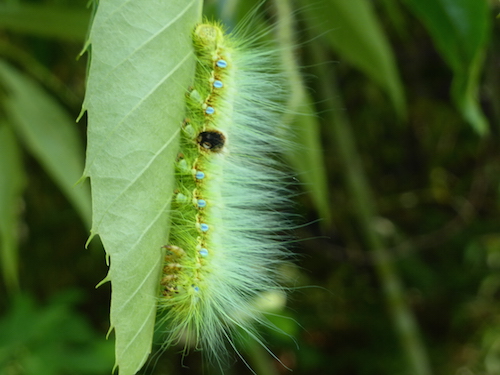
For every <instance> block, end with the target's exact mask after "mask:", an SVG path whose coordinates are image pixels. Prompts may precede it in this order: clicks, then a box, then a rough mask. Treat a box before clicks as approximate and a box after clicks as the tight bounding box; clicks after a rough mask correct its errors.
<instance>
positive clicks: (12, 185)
mask: <svg viewBox="0 0 500 375" xmlns="http://www.w3.org/2000/svg"><path fill="white" fill-rule="evenodd" d="M25 185H26V175H25V172H24V166H23V163H22V159H21V151H20V149H19V146H18V144H17V140H16V138H15V136H14V134H13V132H12V130H11V129H10V128H9V127H8V126H7V124H6V123H4V122H2V123H0V212H1V213H2V214H1V215H0V254H1V257H0V258H1V259H2V262H1V264H2V273H3V278H4V280H5V284H6V285H7V286H8V288H9V289H11V291H12V290H13V289H17V288H18V287H19V276H18V250H17V249H18V245H19V215H20V213H21V206H22V200H21V199H22V198H21V197H22V193H23V191H24V187H25Z"/></svg>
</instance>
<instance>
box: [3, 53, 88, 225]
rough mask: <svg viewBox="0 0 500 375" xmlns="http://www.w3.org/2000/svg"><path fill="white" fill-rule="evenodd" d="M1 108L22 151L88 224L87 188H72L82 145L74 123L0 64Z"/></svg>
mask: <svg viewBox="0 0 500 375" xmlns="http://www.w3.org/2000/svg"><path fill="white" fill-rule="evenodd" d="M0 85H1V86H2V87H3V88H4V90H6V91H7V95H6V97H5V98H4V100H3V102H2V105H3V107H4V110H5V113H6V114H7V117H8V118H9V120H10V122H11V123H12V125H13V126H14V130H15V131H16V133H17V134H18V136H19V138H20V139H21V141H23V143H24V144H25V145H26V148H27V149H28V150H29V151H30V152H31V153H32V154H33V156H34V157H35V158H36V159H37V160H38V161H39V162H40V164H41V165H42V166H43V167H44V168H45V170H46V171H47V173H48V174H49V175H50V176H51V177H52V179H53V180H54V181H55V183H56V184H58V185H59V187H60V189H61V190H62V192H63V193H64V194H65V195H66V197H67V198H68V200H69V201H70V202H71V203H72V204H73V206H74V207H75V209H76V210H77V211H78V213H79V214H80V216H81V218H82V220H83V221H84V222H85V223H86V224H87V225H88V226H90V225H89V223H90V193H89V189H88V186H87V185H86V184H85V185H80V186H76V187H75V186H74V185H75V183H76V182H77V181H78V179H79V177H80V176H81V173H82V170H83V145H82V143H81V140H80V135H79V134H78V129H77V127H76V125H75V122H74V120H72V119H71V117H70V116H69V115H68V113H67V112H66V111H65V110H64V109H63V108H62V107H61V106H60V105H59V103H58V102H57V101H56V100H55V99H53V98H52V97H51V96H50V95H49V94H48V93H47V92H46V91H45V90H44V89H43V88H42V87H41V86H40V85H39V84H38V83H37V82H36V81H34V80H33V79H31V78H30V77H28V76H27V75H24V74H23V73H21V72H19V71H18V70H16V69H15V68H14V67H12V66H10V65H8V64H7V63H5V62H2V61H0Z"/></svg>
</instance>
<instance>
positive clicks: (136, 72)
mask: <svg viewBox="0 0 500 375" xmlns="http://www.w3.org/2000/svg"><path fill="white" fill-rule="evenodd" d="M200 20H201V1H199V0H191V1H184V0H176V1H168V2H165V1H160V0H148V1H145V0H135V1H127V2H125V3H124V2H123V1H118V0H108V1H100V2H99V5H98V8H97V12H96V14H95V18H94V22H93V25H92V29H91V32H90V40H89V41H90V46H91V52H92V54H91V65H90V71H89V76H88V86H87V93H86V97H85V103H84V109H86V110H87V112H88V120H89V129H88V148H87V162H86V172H85V174H86V175H87V176H89V177H90V181H91V186H92V202H93V224H92V231H91V232H92V236H94V235H96V234H98V235H99V236H100V238H101V240H102V242H103V244H104V248H105V249H106V253H107V254H108V256H109V257H110V263H111V264H110V270H109V274H108V276H107V280H110V281H111V287H112V300H111V326H112V327H113V328H114V330H115V334H116V360H117V366H118V367H119V371H120V374H124V375H127V374H134V373H135V372H137V371H138V370H139V369H140V367H141V366H142V365H143V364H144V362H145V361H146V359H147V356H148V354H149V353H150V351H151V343H152V336H153V329H154V322H155V314H156V296H157V293H158V287H159V284H158V280H159V277H160V276H159V275H160V270H161V265H162V249H161V248H162V246H163V245H165V244H166V241H167V236H168V224H169V214H168V211H169V207H170V200H171V196H172V192H173V178H174V175H173V162H174V160H175V158H176V155H177V152H178V144H177V143H178V135H179V131H180V125H181V123H182V120H183V118H184V116H185V113H184V95H185V92H186V90H187V88H188V86H189V84H190V82H191V81H192V79H193V78H194V55H193V52H192V42H191V32H192V30H193V28H194V25H195V24H196V22H199V21H200Z"/></svg>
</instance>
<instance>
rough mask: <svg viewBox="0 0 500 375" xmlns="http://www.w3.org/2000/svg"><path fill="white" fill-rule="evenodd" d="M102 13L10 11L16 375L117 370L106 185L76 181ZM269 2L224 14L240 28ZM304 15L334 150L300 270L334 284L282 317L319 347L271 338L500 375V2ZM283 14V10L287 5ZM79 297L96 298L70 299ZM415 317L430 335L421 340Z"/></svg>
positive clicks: (354, 6)
mask: <svg viewBox="0 0 500 375" xmlns="http://www.w3.org/2000/svg"><path fill="white" fill-rule="evenodd" d="M101 1H105V0H101ZM86 3H87V1H86V0H78V1H76V0H45V1H27V0H26V1H21V0H5V1H3V2H2V3H1V4H0V246H1V247H0V254H1V258H0V259H1V262H2V263H1V265H2V267H1V270H2V276H3V280H4V283H3V284H2V285H1V292H0V293H1V295H2V298H1V300H0V373H1V374H16V375H17V374H35V373H36V374H108V373H110V371H111V368H112V363H113V358H112V357H113V353H112V348H110V346H111V345H112V341H109V342H103V337H104V335H105V333H106V331H107V329H108V326H109V323H108V321H109V320H108V313H109V289H108V287H106V286H103V287H101V288H99V289H97V290H94V289H93V288H94V285H95V284H96V283H97V282H98V281H99V280H101V279H102V278H104V276H105V275H106V271H107V268H106V264H105V262H104V256H103V254H104V253H103V251H102V249H101V248H100V247H99V246H98V245H94V244H93V247H92V248H90V249H89V250H85V249H84V244H85V242H86V239H87V236H88V228H89V227H88V225H89V222H90V217H89V212H90V200H89V192H88V187H87V186H86V185H83V186H76V187H74V186H73V185H74V184H75V183H76V181H77V180H78V178H79V176H80V175H81V172H82V170H83V157H84V156H83V145H84V143H85V118H83V119H82V120H81V122H80V123H78V124H75V123H74V121H73V120H74V119H75V118H76V117H77V116H78V114H79V112H80V105H81V101H82V98H83V92H84V82H85V73H86V62H85V59H86V57H83V58H81V59H80V60H76V57H77V56H78V55H79V52H80V51H81V49H82V46H83V44H84V38H85V34H86V28H87V25H88V22H89V19H90V13H91V11H90V9H88V8H87V7H86V5H87V4H86ZM252 4H253V2H251V1H248V2H247V1H240V2H238V1H215V0H213V1H207V2H206V8H207V14H212V15H215V16H216V17H222V18H223V19H224V20H226V21H228V23H231V22H232V23H233V24H234V23H236V22H237V19H238V18H239V15H242V14H245V12H247V11H248V8H250V7H251V6H252ZM293 9H295V11H294V16H295V22H296V23H295V25H294V30H295V31H296V32H295V34H294V38H295V43H296V45H297V46H298V47H297V48H296V56H297V59H298V61H299V65H300V66H302V67H303V68H301V72H302V73H303V75H302V77H301V79H300V80H299V81H298V82H299V83H298V84H299V85H303V87H306V88H307V89H308V90H307V94H304V95H307V97H310V98H311V99H310V100H307V103H313V104H312V105H310V104H307V106H309V107H308V108H310V107H311V106H313V107H314V110H315V111H316V113H318V115H317V117H316V118H315V121H316V123H314V124H311V123H309V124H307V126H309V127H310V128H308V129H310V130H308V134H309V135H312V136H311V137H309V139H308V140H307V142H308V146H307V147H309V148H311V147H313V145H314V144H315V145H316V146H317V147H319V146H321V148H322V150H323V152H314V153H312V155H314V156H311V155H308V162H307V163H306V164H305V165H302V164H299V163H298V162H297V168H298V171H299V172H298V177H299V178H301V176H303V175H304V174H305V173H307V171H306V169H307V168H310V169H312V170H314V171H316V172H317V171H320V172H321V173H311V174H310V175H308V176H309V177H307V178H308V180H307V183H308V184H309V185H310V186H312V187H311V188H310V189H308V187H307V186H306V187H305V190H306V191H313V192H315V193H314V194H315V195H312V196H311V195H307V194H303V195H301V197H300V201H301V207H300V211H301V212H300V213H301V215H302V216H303V217H304V218H305V219H304V222H311V224H309V225H307V226H305V227H303V228H301V229H300V230H298V236H299V237H300V238H301V239H302V240H301V241H299V242H298V243H297V244H296V245H295V251H296V252H297V253H298V254H299V257H298V264H299V268H298V269H295V268H293V269H291V270H289V271H288V272H289V273H290V277H291V278H292V279H294V280H296V283H297V285H301V286H307V285H316V286H318V288H315V287H311V288H305V289H304V288H298V289H297V290H296V291H295V292H293V293H292V295H291V297H290V300H289V307H290V308H289V309H288V311H287V312H285V313H283V314H285V315H286V316H287V317H289V318H290V320H288V319H284V320H282V321H280V322H278V323H277V324H278V325H280V326H282V327H283V328H284V330H285V332H289V333H290V335H292V336H293V338H294V339H295V340H296V342H297V346H298V348H299V349H297V346H296V345H295V343H294V341H293V340H292V339H290V338H287V337H283V336H277V335H276V334H274V333H272V332H269V333H266V334H265V336H266V339H267V341H268V343H269V347H270V348H271V349H272V350H273V352H274V353H275V354H276V355H277V356H278V358H279V359H280V360H281V361H282V362H283V364H285V365H286V366H288V367H290V368H292V369H293V371H294V373H295V374H342V375H350V374H352V375H364V374H370V375H374V374H381V375H383V374H395V373H397V374H416V373H417V372H416V371H417V370H415V367H411V366H412V365H411V364H412V363H413V365H415V363H414V362H411V358H415V357H412V355H413V354H414V353H411V351H412V350H422V349H423V350H422V352H421V353H420V354H419V355H420V356H421V357H420V358H423V360H424V361H427V362H428V364H429V366H428V368H426V367H425V366H423V367H422V368H420V370H418V371H420V373H421V374H424V373H433V374H488V375H495V374H500V325H499V323H498V322H499V317H500V304H499V301H498V296H499V292H500V261H499V259H500V256H499V254H500V234H499V225H498V222H499V220H498V216H499V206H500V199H499V197H500V195H499V194H500V189H499V188H500V185H499V182H500V181H499V179H500V177H499V176H500V173H499V172H500V164H499V163H500V153H499V150H500V147H498V141H499V128H498V124H500V106H499V103H500V74H499V71H500V70H499V64H500V42H499V38H498V35H499V26H498V22H499V21H498V20H497V19H496V15H497V14H498V13H499V9H498V2H496V1H486V0H460V1H450V0H439V1H421V0H420V1H417V0H380V1H372V2H370V1H366V0H365V1H362V0H357V1H352V2H347V1H337V0H319V1H317V2H315V3H313V4H311V3H310V2H306V1H303V2H297V3H296V4H294V8H293ZM263 10H264V12H266V14H269V15H274V14H275V10H274V8H273V4H272V2H270V4H269V7H268V6H267V5H266V6H265V7H264V8H263ZM278 18H279V17H278ZM311 109H312V108H311ZM297 126H301V128H303V127H305V126H306V125H297ZM304 138H307V137H304ZM304 142H306V141H304ZM315 151H318V150H315ZM318 175H319V177H318ZM322 184H324V186H321V185H322ZM318 195H320V197H319V198H318ZM318 212H320V213H321V214H318ZM325 212H327V213H325ZM318 219H320V220H319V221H318ZM381 250H383V251H381ZM387 264H390V267H387ZM391 280H392V281H394V280H395V281H396V284H397V285H398V287H397V288H395V289H394V288H393V289H391V288H392V284H390V282H391ZM75 288H78V289H79V290H84V291H85V293H84V296H85V298H81V299H75V298H72V297H68V294H65V293H66V292H68V291H70V290H74V289H75ZM394 290H396V294H394ZM61 293H62V294H61ZM391 293H392V294H391ZM384 295H385V296H386V298H384ZM76 302H78V303H76ZM394 302H396V303H394ZM401 306H404V308H405V309H406V310H405V309H401ZM405 314H406V315H405ZM402 318H408V319H410V321H412V322H413V323H414V324H415V327H416V329H414V330H410V331H402V330H401V329H402V328H401V327H404V325H403V324H399V325H398V322H397V319H402ZM293 321H297V322H298V324H299V325H300V327H299V328H298V329H297V328H296V326H295V328H290V327H289V326H288V324H290V322H293ZM405 322H406V321H405ZM403 323H404V322H403ZM408 332H409V333H410V334H411V335H416V336H415V337H411V338H410V339H412V340H410V341H411V343H410V344H408V342H405V340H406V339H407V337H406V336H405V335H406V334H407V333H408ZM158 336H159V337H160V335H158ZM159 337H158V341H160V338H159ZM419 345H420V346H419ZM259 350H261V348H248V352H249V353H250V355H249V362H250V363H251V364H252V365H253V366H254V367H258V362H259V360H258V358H260V357H262V356H264V357H267V356H268V354H267V353H265V352H264V353H261V352H260V351H259ZM408 358H410V362H409V361H408ZM200 359H201V357H200V355H199V353H196V352H195V353H192V354H191V355H190V356H188V357H187V358H186V359H184V361H183V362H181V359H180V357H179V355H178V353H176V350H175V349H174V350H171V351H168V352H167V353H164V354H163V355H162V356H161V357H159V355H158V356H154V357H153V358H152V359H151V361H150V363H149V365H148V367H147V370H146V371H148V373H151V374H166V373H168V374H181V373H201V371H202V370H203V369H202V365H201V364H200V363H201V362H200ZM269 363H270V365H269V366H271V370H270V371H271V373H288V370H286V369H284V368H283V367H282V366H281V365H279V364H277V363H276V364H275V363H274V362H273V360H270V361H269ZM185 366H188V367H189V369H187V368H186V367H185ZM214 373H216V372H214ZM227 373H228V374H230V373H235V374H236V373H249V371H248V370H247V369H246V368H245V367H244V365H241V364H238V365H236V366H235V367H234V369H230V370H228V372H227Z"/></svg>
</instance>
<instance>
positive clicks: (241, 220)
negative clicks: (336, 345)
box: [159, 22, 290, 362]
mask: <svg viewBox="0 0 500 375" xmlns="http://www.w3.org/2000/svg"><path fill="white" fill-rule="evenodd" d="M239 33H240V32H238V31H237V32H236V33H233V34H229V35H227V34H225V32H224V29H223V27H222V26H221V25H220V24H218V23H212V22H205V23H202V24H199V25H198V26H197V27H196V28H195V30H194V31H193V45H194V48H195V53H196V57H197V67H196V73H195V74H196V79H195V83H194V86H193V87H192V88H190V90H189V93H188V94H187V117H186V120H185V121H184V123H183V125H182V135H181V151H180V152H179V156H178V160H177V162H176V175H177V180H178V181H177V187H176V190H175V192H174V198H173V200H172V201H173V203H172V229H171V232H170V238H169V240H168V244H167V245H166V246H165V251H166V255H165V262H164V266H163V274H162V277H161V281H160V289H161V291H160V294H161V296H160V302H159V307H160V310H161V311H162V312H163V313H164V315H163V317H162V318H161V319H160V321H161V322H162V323H164V324H165V325H166V326H167V327H168V328H167V337H166V341H165V346H169V345H173V344H175V343H177V342H179V341H181V340H187V341H188V343H187V344H186V345H189V344H190V343H191V344H194V345H195V346H196V348H198V349H201V350H203V352H204V353H206V354H207V355H208V356H209V357H210V358H211V359H212V360H215V361H216V362H220V361H221V358H223V357H224V353H225V346H226V345H227V344H229V345H230V346H232V347H233V348H234V342H233V337H234V335H235V334H237V332H238V331H243V332H246V334H248V335H249V336H251V337H253V338H254V339H256V340H258V341H259V342H261V341H260V339H259V337H258V335H257V333H256V331H255V329H254V328H253V327H254V323H255V322H258V323H261V324H264V325H267V326H272V325H271V324H270V323H269V322H268V321H267V320H266V318H265V314H264V313H263V312H262V311H261V310H260V309H259V308H258V307H257V305H256V304H255V300H256V298H257V297H259V296H261V295H264V294H265V293H266V292H273V291H278V292H282V288H281V287H280V286H279V283H278V281H277V280H278V279H279V272H278V267H279V265H280V264H282V262H283V260H284V259H285V257H286V256H287V250H286V247H285V241H284V240H285V238H284V236H283V231H286V230H287V229H288V228H290V220H289V218H288V216H287V214H286V213H284V212H286V208H287V207H289V205H290V201H289V197H290V192H289V191H288V189H287V187H286V184H287V182H288V181H289V180H290V178H289V173H288V172H287V171H286V168H283V166H282V164H281V162H280V161H279V158H278V157H277V156H278V155H279V154H280V153H281V152H282V151H283V147H287V145H286V142H284V141H283V140H281V139H280V137H278V136H277V135H276V134H277V131H278V130H279V129H280V114H282V112H283V109H282V108H281V105H280V103H282V102H284V101H285V97H286V93H285V81H284V77H283V75H282V74H280V70H279V68H278V63H277V61H276V57H275V56H274V55H273V52H272V50H270V49H269V48H267V47H266V46H265V45H262V44H260V45H259V44H257V43H256V40H257V38H248V37H245V38H244V39H243V38H241V35H239ZM241 40H246V42H243V43H241V42H240V41H241ZM256 60H258V61H259V64H255V61H256ZM281 131H282V129H281Z"/></svg>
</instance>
